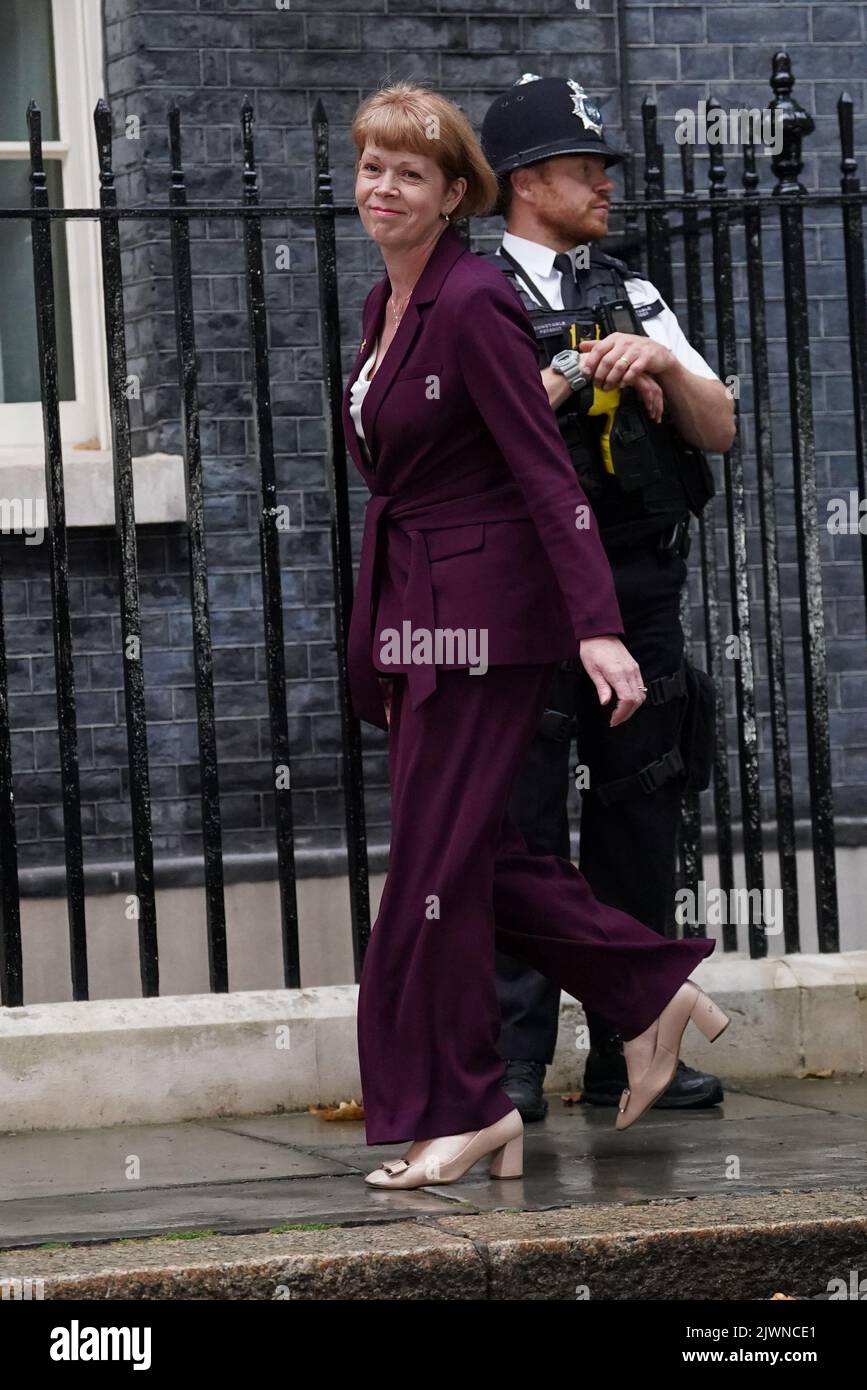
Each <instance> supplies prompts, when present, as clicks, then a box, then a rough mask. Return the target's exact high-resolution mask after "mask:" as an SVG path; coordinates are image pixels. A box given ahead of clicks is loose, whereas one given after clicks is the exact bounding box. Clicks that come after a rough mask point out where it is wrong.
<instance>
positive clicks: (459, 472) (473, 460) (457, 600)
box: [343, 227, 623, 729]
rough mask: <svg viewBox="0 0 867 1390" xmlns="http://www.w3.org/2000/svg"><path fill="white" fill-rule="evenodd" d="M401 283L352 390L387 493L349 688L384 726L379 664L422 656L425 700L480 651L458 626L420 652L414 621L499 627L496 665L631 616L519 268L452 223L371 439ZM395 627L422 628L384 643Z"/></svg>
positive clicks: (402, 328) (368, 325)
mask: <svg viewBox="0 0 867 1390" xmlns="http://www.w3.org/2000/svg"><path fill="white" fill-rule="evenodd" d="M390 293H391V282H390V281H389V279H388V276H387V275H386V276H384V277H383V279H382V280H380V281H379V282H378V283H377V284H376V285H374V287H373V289H372V290H371V291H370V294H369V295H368V297H367V300H366V301H365V305H364V312H363V337H362V341H361V346H360V347H359V349H358V356H357V358H356V361H355V363H354V365H353V368H352V371H351V372H350V375H349V380H348V382H347V386H346V390H345V392H344V396H343V427H344V432H345V436H346V441H347V445H348V447H349V451H350V453H351V454H352V458H353V460H354V462H355V464H356V467H357V468H358V470H359V472H360V473H361V475H362V477H363V478H364V481H365V482H366V483H367V486H368V487H369V488H370V491H371V493H372V496H371V498H370V500H369V502H368V504H367V511H366V514H365V522H364V534H363V538H362V544H361V556H360V561H359V571H358V584H357V587H356V592H355V600H354V603H353V609H352V619H351V622H350V627H349V637H348V643H347V665H348V676H349V689H350V695H351V699H352V704H353V708H354V710H355V713H356V714H357V715H358V717H359V718H361V719H364V720H367V721H368V722H369V723H371V724H376V725H377V726H378V727H379V728H382V729H384V728H386V727H387V724H386V719H385V713H384V710H383V701H382V693H381V691H380V688H379V684H378V681H377V673H378V672H379V673H381V674H383V675H388V674H394V673H395V672H396V671H405V672H407V673H408V676H409V695H410V700H411V703H412V708H413V709H417V708H418V706H419V705H420V704H421V703H422V701H423V700H425V699H427V698H428V696H429V695H430V694H431V693H432V692H433V691H434V690H435V689H436V671H437V666H440V667H446V666H461V665H462V666H467V665H468V664H474V663H473V661H472V660H471V661H469V662H468V660H467V659H466V654H464V659H463V660H460V659H459V657H460V650H459V649H458V648H457V647H452V648H451V650H449V643H448V642H447V641H446V642H445V643H443V644H442V645H441V648H440V650H439V652H438V655H439V658H440V659H439V660H432V659H429V658H426V657H425V653H424V648H423V646H422V645H419V646H417V647H416V648H415V659H414V660H413V653H412V650H411V648H410V646H408V645H407V641H406V637H407V636H408V635H410V634H413V633H420V632H424V631H427V632H430V633H433V632H434V630H435V629H441V630H444V631H452V632H454V631H456V630H460V631H463V632H465V633H466V632H469V631H471V630H472V631H475V632H476V633H477V634H478V633H480V632H481V631H482V630H484V632H485V642H486V646H487V656H486V661H487V664H488V665H490V666H502V665H512V664H516V665H529V664H537V663H539V664H541V663H546V662H551V661H563V660H565V659H566V658H568V657H571V656H575V655H576V654H577V644H578V641H579V640H580V639H581V638H584V637H598V636H604V635H605V634H608V633H612V634H615V635H617V636H621V635H622V634H623V622H622V618H621V614H620V609H619V607H618V604H617V598H616V595H615V592H614V581H613V579H612V575H611V569H610V566H609V564H608V559H607V557H606V554H605V551H604V549H603V547H602V543H601V541H600V539H599V531H598V527H597V525H596V521H595V518H594V517H593V513H592V511H591V509H590V506H589V504H588V502H587V497H586V495H585V493H584V491H583V489H582V487H581V485H580V483H579V482H578V479H577V477H576V475H575V470H574V468H573V466H572V463H571V460H570V458H569V454H568V451H567V449H566V446H565V444H564V443H563V440H562V437H561V435H560V431H559V429H558V427H557V423H556V420H555V416H554V412H553V410H552V409H551V406H550V404H549V401H548V397H547V395H546V393H545V388H544V386H543V385H542V380H541V377H540V375H539V362H538V352H537V347H536V339H535V337H534V334H533V330H532V327H531V325H530V320H529V318H528V316H527V314H526V312H525V310H524V307H523V305H522V304H521V301H520V299H519V298H518V296H517V294H516V293H515V291H514V289H513V288H512V286H511V285H510V284H509V282H508V281H507V279H506V277H505V276H504V275H503V274H501V272H500V271H498V270H497V269H496V268H495V267H494V266H491V265H488V264H486V263H485V262H484V261H482V260H481V259H480V257H478V256H475V255H473V254H472V252H471V251H469V250H468V249H467V248H466V246H465V245H464V243H463V241H462V240H461V238H460V237H459V236H458V234H457V232H455V231H454V229H453V228H452V227H446V228H445V230H444V231H443V232H442V233H441V235H440V238H439V241H438V242H437V244H436V246H435V247H434V249H433V251H432V252H431V255H430V257H429V259H428V261H427V264H426V265H425V267H424V270H423V271H422V273H421V275H420V277H419V279H418V280H417V282H416V285H415V288H414V289H413V292H412V295H411V297H410V299H409V302H408V304H407V306H406V308H405V310H404V313H403V317H402V319H401V321H400V324H399V326H398V329H397V332H396V334H395V336H394V338H393V340H392V342H391V344H390V345H389V348H388V351H387V352H386V354H385V357H384V358H383V360H382V362H381V363H380V365H379V367H378V368H377V370H376V372H375V374H374V377H373V380H372V381H371V384H370V386H369V388H368V391H367V395H366V396H365V398H364V403H363V405H362V409H361V420H362V425H363V427H364V434H365V439H366V440H367V444H368V448H369V450H370V457H369V458H368V457H366V456H365V454H364V451H363V448H362V444H361V440H360V439H359V438H358V435H357V434H356V432H355V425H354V423H353V421H352V417H351V415H350V413H349V405H350V387H351V385H352V383H353V382H354V381H355V379H356V377H357V376H358V374H359V372H360V370H361V368H362V366H363V365H364V362H365V361H366V359H367V357H368V356H369V354H370V350H371V347H372V345H373V342H374V339H375V338H376V337H377V336H378V334H379V332H380V330H381V327H382V322H383V317H384V314H385V308H386V303H387V300H388V297H389V295H390ZM387 629H390V630H392V631H393V630H397V632H399V633H401V634H403V635H404V641H403V643H402V648H403V649H402V650H401V651H397V650H396V649H395V648H394V647H392V649H391V650H390V651H389V652H388V654H387V657H386V658H385V659H384V657H383V653H384V651H385V647H384V643H385V641H386V638H387V635H388V634H387V633H386V636H385V637H384V636H383V633H384V632H385V631H386V630H387ZM475 640H476V641H477V642H479V641H480V639H479V638H476V639H475ZM434 650H435V649H434V648H432V649H431V651H432V652H433V651H434Z"/></svg>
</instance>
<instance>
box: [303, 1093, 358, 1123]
mask: <svg viewBox="0 0 867 1390" xmlns="http://www.w3.org/2000/svg"><path fill="white" fill-rule="evenodd" d="M310 1114H311V1115H316V1116H318V1118H319V1119H320V1120H363V1119H364V1106H363V1105H361V1104H360V1102H359V1101H357V1100H356V1099H355V1097H354V1096H353V1098H352V1100H342V1101H341V1102H340V1104H339V1105H337V1106H334V1105H331V1106H317V1105H311V1106H310Z"/></svg>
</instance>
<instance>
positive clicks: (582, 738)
mask: <svg viewBox="0 0 867 1390" xmlns="http://www.w3.org/2000/svg"><path fill="white" fill-rule="evenodd" d="M482 145H483V147H484V150H485V154H486V156H487V158H488V160H489V162H490V164H491V165H492V167H493V169H494V172H495V173H496V174H497V175H498V177H499V179H500V187H501V202H500V209H499V210H500V211H501V212H502V214H503V216H504V218H505V220H506V226H507V231H506V232H505V235H504V236H503V239H502V244H501V246H500V247H499V249H498V251H497V252H495V253H491V254H488V255H486V256H485V259H488V260H490V261H491V263H492V264H494V265H496V266H498V268H499V269H500V270H502V272H503V274H504V275H506V276H508V278H509V280H510V281H511V283H512V284H513V286H514V288H515V290H516V292H517V293H518V295H519V296H520V298H521V300H522V302H523V304H524V307H525V308H526V310H527V312H528V314H529V316H530V318H531V321H532V323H533V326H534V329H535V332H536V336H537V338H538V343H539V364H540V369H541V371H542V379H543V382H544V385H545V387H546V390H547V392H548V396H549V399H550V401H551V404H552V406H553V408H554V409H555V411H556V412H557V419H558V423H559V425H560V429H561V432H562V434H563V437H564V440H565V442H566V444H567V447H568V448H569V451H570V453H571V456H572V459H573V461H574V464H575V468H576V470H577V473H578V476H579V479H580V481H581V483H582V485H583V487H584V490H585V492H586V493H587V495H588V498H589V500H590V503H591V505H592V507H593V510H594V513H595V516H596V519H597V521H598V523H599V527H600V532H601V535H602V539H603V542H604V544H605V547H606V551H607V553H608V557H609V560H610V562H611V567H612V570H613V573H614V579H615V584H616V587H617V594H618V599H619V602H620V607H621V612H622V615H623V621H624V626H625V639H624V640H625V643H626V645H627V647H628V648H629V650H630V651H631V653H632V655H633V656H634V657H635V659H636V660H637V661H638V663H639V665H640V667H641V672H642V676H643V678H644V681H645V683H646V686H647V690H648V696H647V700H646V701H645V704H644V705H643V707H642V709H641V710H640V711H639V712H638V714H636V715H634V716H633V718H632V719H630V720H629V721H628V723H626V724H624V725H623V726H622V727H618V728H615V729H611V728H610V727H609V720H610V717H611V705H610V704H608V706H607V708H606V707H605V706H603V704H602V703H601V701H602V700H606V701H607V700H608V699H609V698H610V694H611V692H610V691H607V690H605V689H601V690H600V689H597V688H594V685H593V682H592V681H591V679H590V677H589V676H588V675H587V674H586V672H584V671H583V669H582V668H581V666H580V663H579V662H578V661H572V662H567V663H564V666H563V668H562V669H561V671H560V673H559V675H558V677H557V679H556V680H555V682H554V684H553V686H552V689H551V693H550V696H549V708H548V709H547V710H546V711H545V714H544V716H543V718H542V722H541V724H540V727H539V730H538V733H537V735H536V738H535V740H534V742H533V745H532V746H531V748H530V750H529V753H528V756H527V760H526V764H525V766H524V768H523V769H522V771H521V773H520V774H519V776H518V778H517V779H516V781H515V784H514V787H513V789H512V795H511V800H510V804H509V813H510V814H511V815H512V817H513V818H514V819H515V820H516V822H517V823H518V825H519V826H520V827H521V829H522V831H523V833H524V835H525V837H526V839H527V843H528V845H529V848H530V849H531V850H532V851H533V852H535V853H539V854H558V855H563V856H565V857H568V856H569V852H570V847H569V824H568V818H567V798H568V792H569V785H570V751H571V744H572V731H573V726H575V725H577V747H578V765H577V768H576V769H575V783H576V786H577V788H578V789H579V790H580V791H581V795H582V810H581V841H580V860H579V864H580V868H581V871H582V873H583V874H584V875H585V877H586V878H587V880H588V882H589V883H590V886H591V887H592V889H593V891H594V893H596V895H597V896H598V897H599V898H601V899H602V900H603V901H604V902H607V903H609V904H611V905H612V906H615V907H620V908H622V909H623V910H624V911H626V912H630V913H632V914H633V915H634V916H635V917H638V918H639V919H640V920H641V921H643V922H646V923H648V925H650V926H652V927H654V928H655V929H656V930H657V931H659V932H660V933H662V932H664V929H665V925H666V921H667V919H668V918H669V917H670V915H671V913H672V911H673V904H674V891H675V862H676V845H677V834H678V824H679V814H680V801H681V796H682V793H683V789H684V775H685V772H686V771H687V769H685V766H684V758H683V753H682V741H681V737H680V736H681V730H682V727H683V722H684V718H685V715H686V712H687V711H686V703H687V693H686V691H687V670H686V668H685V667H684V664H683V654H684V653H683V647H684V642H683V633H682V630H681V626H680V618H679V603H680V593H681V589H682V588H683V585H684V583H685V582H686V575H687V567H686V554H687V550H688V546H689V535H688V523H689V517H690V513H693V514H696V515H697V514H698V513H699V512H700V511H701V508H702V507H703V506H704V504H705V503H706V501H707V500H708V498H709V497H710V496H711V495H712V493H713V481H712V477H711V474H710V472H709V470H708V467H707V463H706V460H705V459H704V456H703V454H702V453H701V452H700V451H701V450H703V449H707V450H710V451H714V452H725V451H726V450H727V449H728V448H729V447H730V445H731V442H732V439H733V437H734V429H735V426H734V411H733V404H732V401H731V398H730V396H729V394H728V392H727V391H726V389H725V387H724V386H723V384H722V382H721V381H720V380H719V378H718V376H717V375H716V373H715V372H714V371H713V370H712V369H711V367H709V366H708V364H707V362H705V360H704V359H703V358H702V357H701V356H700V355H699V354H698V353H697V352H695V350H694V349H693V348H692V347H691V346H690V345H689V343H688V342H687V340H686V338H685V337H684V335H683V333H682V331H681V329H680V327H679V325H678V322H677V320H676V318H675V316H674V314H673V313H672V311H671V309H670V308H669V307H668V305H667V304H666V303H665V302H664V300H663V299H662V297H661V295H660V294H659V292H658V290H657V289H656V288H655V287H654V286H653V285H652V284H651V283H650V281H649V280H647V279H646V278H644V277H643V276H641V275H640V274H639V273H638V272H636V271H633V270H630V269H629V268H628V267H627V266H626V265H625V264H624V263H623V262H622V261H619V260H616V259H615V258H614V257H612V256H608V255H605V254H604V253H603V252H602V251H601V250H599V248H598V247H597V245H596V243H597V242H598V241H599V240H600V238H602V237H603V236H604V235H605V234H606V232H607V230H608V205H609V200H610V197H611V194H612V191H613V187H614V185H613V184H612V182H611V180H610V178H609V177H608V174H607V172H606V170H607V169H608V168H609V167H610V166H611V165H613V164H616V163H618V162H620V161H621V160H622V159H623V155H622V154H620V153H619V152H618V151H617V150H615V149H613V148H612V147H611V146H610V145H609V144H608V143H607V141H606V139H605V137H604V134H603V129H602V120H601V117H600V115H599V111H598V109H597V108H596V107H595V105H594V104H593V103H592V102H591V101H590V100H589V99H588V97H587V95H586V93H585V92H584V90H583V89H582V88H581V87H580V86H579V84H578V83H577V82H574V81H571V80H565V79H561V78H553V77H549V78H540V77H536V76H535V75H534V74H531V73H527V74H525V75H524V77H522V78H521V79H520V80H519V81H518V82H517V83H516V84H515V85H514V86H513V87H511V88H510V89H509V91H507V92H505V93H504V94H503V95H502V96H500V97H498V98H497V100H496V101H494V103H493V104H492V105H491V107H490V108H489V110H488V112H487V115H486V116H485V119H484V123H483V126H482ZM497 989H498V994H499V1000H500V1005H501V1010H502V1019H503V1026H502V1032H501V1034H500V1040H499V1050H500V1055H501V1056H502V1057H503V1058H504V1060H505V1061H506V1063H507V1065H506V1068H505V1074H504V1081H503V1084H504V1087H505V1089H506V1091H507V1092H508V1094H509V1095H510V1096H511V1098H512V1099H513V1100H514V1102H515V1104H516V1106H517V1107H518V1109H519V1110H520V1112H521V1114H522V1116H523V1118H524V1119H525V1120H534V1119H542V1118H543V1116H544V1114H545V1112H546V1110H547V1101H546V1100H545V1099H544V1096H543V1094H542V1087H543V1082H544V1077H545V1067H546V1064H548V1063H550V1062H551V1061H552V1060H553V1056H554V1047H555V1043H556V1039H557V1024H558V1009H559V998H560V990H559V989H558V988H557V986H556V985H554V984H553V983H551V982H550V981H549V980H547V979H546V978H545V977H544V976H542V975H540V974H539V973H538V972H537V971H535V970H533V969H532V968H530V967H528V966H527V965H525V964H524V963H523V962H521V961H518V960H516V959H515V958H513V957H510V956H508V955H506V954H505V953H504V952H501V951H498V952H497ZM588 1024H589V1035H590V1038H589V1041H590V1048H589V1052H588V1056H587V1061H586V1064H585V1071H584V1081H583V1091H584V1096H585V1099H586V1100H588V1101H591V1102H595V1103H597V1104H601V1105H612V1106H614V1105H617V1104H618V1101H619V1099H620V1096H621V1093H622V1091H623V1088H624V1087H625V1086H626V1084H627V1075H626V1064H625V1060H624V1057H623V1051H622V1040H621V1039H620V1037H619V1036H618V1035H617V1034H616V1033H615V1032H613V1031H612V1029H611V1027H610V1026H609V1025H608V1024H607V1023H606V1021H605V1020H604V1019H601V1018H597V1017H593V1016H588ZM722 1098H723V1093H722V1087H721V1085H720V1082H719V1080H718V1079H717V1077H715V1076H710V1075H707V1074H705V1073H703V1072H700V1071H696V1070H694V1069H693V1068H691V1067H688V1066H686V1065H685V1064H684V1063H683V1062H680V1063H679V1066H678V1070H677V1072H676V1074H675V1076H674V1079H673V1080H672V1083H671V1085H670V1087H669V1088H668V1090H667V1091H666V1092H665V1093H664V1094H663V1096H661V1097H660V1099H659V1101H657V1104H658V1105H659V1106H665V1107H671V1108H692V1107H698V1106H705V1105H713V1104H718V1103H719V1102H720V1101H722Z"/></svg>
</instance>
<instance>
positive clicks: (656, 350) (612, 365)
mask: <svg viewBox="0 0 867 1390" xmlns="http://www.w3.org/2000/svg"><path fill="white" fill-rule="evenodd" d="M580 350H581V352H582V353H583V354H584V361H582V363H581V367H582V370H583V371H584V372H585V373H586V375H587V376H591V377H592V378H593V380H594V381H595V382H596V384H597V385H598V386H601V387H603V388H604V389H605V390H607V391H613V390H614V388H615V386H635V384H636V382H637V380H638V378H639V377H640V376H641V375H642V374H646V375H647V376H652V377H654V378H655V379H656V380H657V381H658V380H659V378H660V377H662V376H664V375H665V373H666V372H668V371H670V370H671V368H672V367H673V366H674V364H675V361H676V358H675V356H674V353H673V352H671V351H670V349H669V348H667V347H663V345H662V343H657V342H655V341H654V339H653V338H645V337H639V335H638V334H637V333H609V335H608V337H607V338H599V339H597V341H596V342H595V343H589V342H585V343H581V344H580Z"/></svg>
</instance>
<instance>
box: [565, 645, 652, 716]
mask: <svg viewBox="0 0 867 1390" xmlns="http://www.w3.org/2000/svg"><path fill="white" fill-rule="evenodd" d="M578 654H579V656H580V657H581V664H582V666H583V667H584V670H585V671H586V672H587V674H588V676H589V677H590V679H591V680H592V682H593V684H594V685H595V686H596V693H597V694H598V696H599V703H600V705H607V704H608V701H609V700H610V699H611V695H612V688H613V693H614V694H615V695H616V696H617V707H616V709H615V711H614V713H613V714H612V716H611V720H610V724H611V728H612V729H613V728H614V727H615V725H617V724H625V723H626V721H627V719H631V718H632V716H633V714H634V713H635V711H636V710H637V709H640V708H641V706H642V705H643V704H644V701H645V700H646V699H647V691H646V688H645V686H644V683H643V681H642V679H641V670H640V668H639V665H638V662H637V661H636V660H635V659H634V658H633V657H631V656H630V655H629V652H628V651H627V650H626V648H625V647H624V645H623V643H622V642H621V640H620V638H619V637H585V638H584V640H583V641H582V642H579V644H578Z"/></svg>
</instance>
